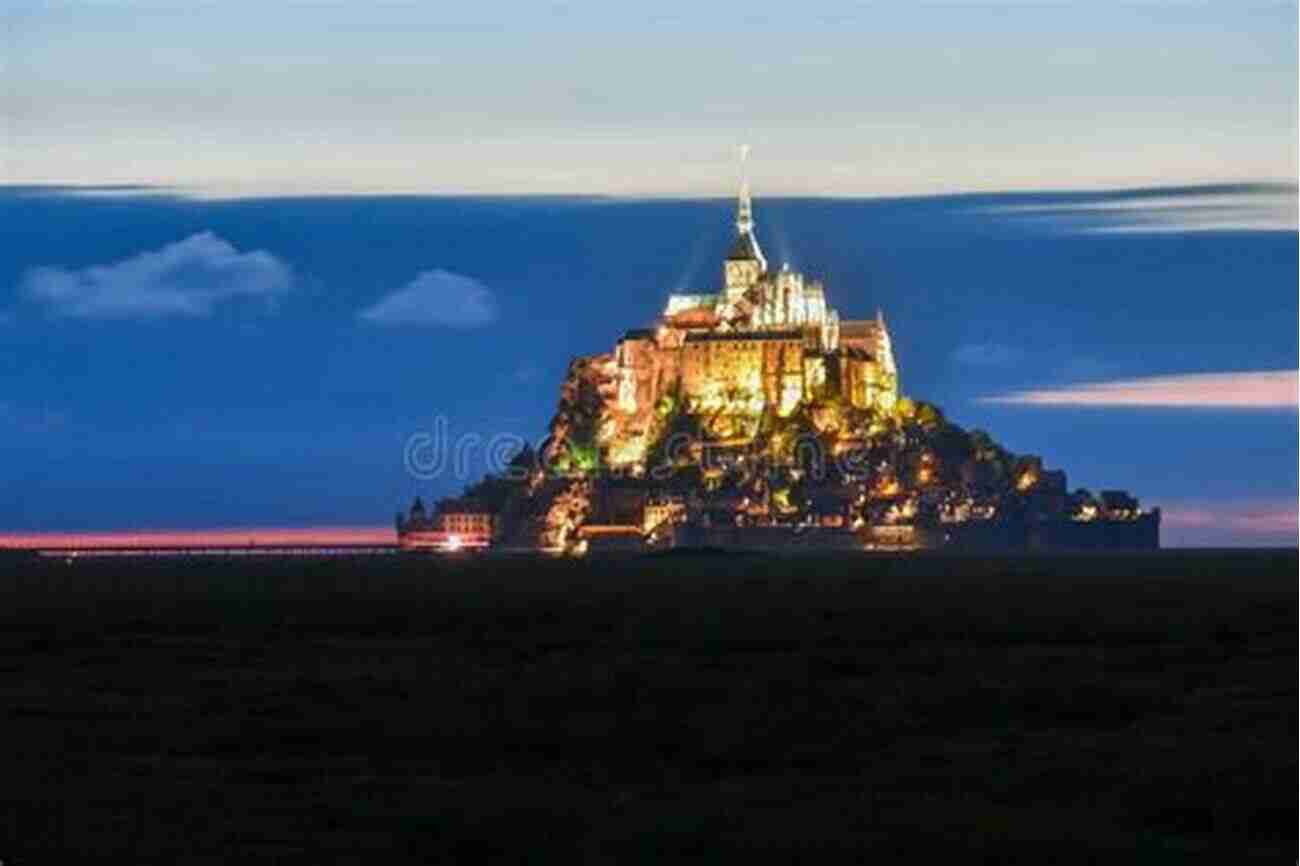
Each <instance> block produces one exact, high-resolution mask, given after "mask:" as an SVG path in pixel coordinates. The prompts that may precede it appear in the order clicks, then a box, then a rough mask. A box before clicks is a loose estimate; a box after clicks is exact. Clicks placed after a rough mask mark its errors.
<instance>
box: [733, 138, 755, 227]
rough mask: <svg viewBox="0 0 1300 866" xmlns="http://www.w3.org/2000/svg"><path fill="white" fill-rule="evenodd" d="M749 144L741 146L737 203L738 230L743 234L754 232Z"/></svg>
mask: <svg viewBox="0 0 1300 866" xmlns="http://www.w3.org/2000/svg"><path fill="white" fill-rule="evenodd" d="M748 161H749V145H747V144H742V145H741V146H740V196H739V201H738V202H737V203H736V231H738V232H739V233H740V234H742V235H748V234H753V231H754V205H753V202H751V201H750V199H749V170H748V166H747V163H748Z"/></svg>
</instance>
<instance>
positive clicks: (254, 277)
mask: <svg viewBox="0 0 1300 866" xmlns="http://www.w3.org/2000/svg"><path fill="white" fill-rule="evenodd" d="M292 285H293V271H292V269H290V268H289V266H288V265H286V264H285V263H284V262H282V261H280V260H279V259H277V258H276V257H275V256H273V255H271V254H270V253H268V252H266V251H265V250H254V251H252V252H240V251H239V250H237V249H235V247H234V246H233V245H231V244H230V243H229V242H228V241H226V240H223V239H222V238H220V237H218V236H217V235H215V234H213V233H212V232H200V233H199V234H195V235H190V236H189V237H187V238H185V239H184V240H181V241H177V242H175V243H172V244H168V245H167V246H165V247H162V248H161V249H158V250H149V251H146V252H142V253H138V254H136V255H134V256H131V257H130V258H126V259H122V260H120V261H116V262H110V263H109V264H106V265H92V266H91V267H88V268H63V267H58V266H47V267H37V268H31V269H29V270H28V271H27V272H26V273H25V274H24V275H23V279H22V283H21V291H22V292H23V294H25V295H26V296H27V297H29V298H31V299H32V300H35V301H38V302H40V303H42V304H45V305H46V306H47V307H48V308H49V309H50V310H52V311H53V312H54V313H55V314H56V315H60V316H67V317H70V318H81V319H129V318H162V317H165V316H185V317H191V318H194V317H201V316H207V315H209V314H210V313H211V312H212V309H213V307H215V306H216V305H218V304H220V303H222V302H223V301H228V300H231V299H234V298H240V297H244V298H263V299H271V298H275V297H276V296H279V295H282V294H284V293H285V292H287V291H288V290H289V289H290V288H291V287H292Z"/></svg>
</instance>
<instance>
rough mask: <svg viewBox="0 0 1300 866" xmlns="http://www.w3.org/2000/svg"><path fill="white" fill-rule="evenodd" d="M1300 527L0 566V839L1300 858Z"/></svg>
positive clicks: (689, 854)
mask: <svg viewBox="0 0 1300 866" xmlns="http://www.w3.org/2000/svg"><path fill="white" fill-rule="evenodd" d="M1296 566H1297V561H1296V553H1295V551H1286V552H1274V553H1177V552H1164V553H1159V554H1149V555H1136V556H1118V555H1097V556H1088V557H1082V556H1081V557H1055V558H993V559H990V558H952V557H938V556H924V557H918V558H910V559H909V558H868V557H859V558H828V559H811V558H799V559H779V558H758V557H747V556H717V555H698V556H680V557H672V556H667V557H658V558H642V559H636V560H622V561H608V562H583V563H566V562H539V561H536V560H466V561H459V562H448V561H439V560H434V559H422V558H405V557H391V558H385V557H376V558H364V559H363V558H357V559H351V560H332V561H330V560H301V559H300V560H270V561H268V560H262V561H250V560H236V561H229V560H228V561H196V562H180V561H125V560H117V561H114V560H108V561H97V562H90V561H80V562H76V563H72V564H64V563H62V562H42V563H37V564H26V565H20V564H10V565H9V566H6V567H5V568H4V571H5V573H4V574H3V575H0V605H3V612H2V613H0V628H2V630H3V631H2V632H0V634H2V636H3V637H2V646H3V657H2V660H0V664H2V665H3V670H2V672H0V712H2V713H3V718H4V724H3V732H2V743H3V745H2V746H0V749H2V750H3V751H0V756H2V759H3V768H0V782H2V784H0V798H2V801H0V859H3V861H4V863H5V864H6V866H22V864H26V863H36V862H78V861H82V860H109V859H112V860H116V861H121V862H132V863H171V862H209V863H248V862H294V863H298V862H300V863H329V862H339V861H342V862H362V861H364V862H367V863H372V864H386V863H392V862H399V861H405V860H408V859H411V860H421V861H425V862H467V863H468V862H501V861H507V862H509V861H527V862H532V863H543V862H556V863H587V862H590V863H603V862H620V863H621V862H669V863H672V862H682V861H693V860H702V861H719V860H723V859H731V858H735V859H739V860H744V861H755V860H759V861H773V862H790V861H802V862H809V863H820V862H827V861H846V862H867V861H876V862H882V861H883V862H890V861H895V860H902V859H906V860H909V861H911V860H915V861H917V862H923V861H922V859H921V858H922V857H923V856H925V855H941V856H945V858H946V859H945V860H942V861H938V862H950V863H959V862H962V863H964V862H997V863H1011V862H1014V863H1032V864H1041V863H1063V862H1108V863H1118V862H1143V863H1160V862H1169V863H1183V862H1188V861H1189V860H1196V859H1201V858H1204V859H1205V860H1207V861H1212V862H1225V863H1227V862H1243V861H1259V862H1278V863H1283V862H1285V863H1293V862H1295V857H1296V849H1297V842H1296V838H1297V832H1296V752H1297V734H1296V713H1297V696H1296V683H1297V614H1296V601H1297V599H1296Z"/></svg>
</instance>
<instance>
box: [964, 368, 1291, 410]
mask: <svg viewBox="0 0 1300 866" xmlns="http://www.w3.org/2000/svg"><path fill="white" fill-rule="evenodd" d="M1298 389H1300V376H1297V372H1296V371H1295V370H1257V371H1251V372H1243V373H1195V374H1189V375H1184V376H1152V377H1149V378H1145V379H1126V380H1121V381H1116V382H1093V383H1088V384H1082V385H1071V386H1068V387H1065V388H1057V389H1049V390H1043V391H1017V392H1015V393H1011V394H1004V395H1001V396H997V397H985V398H983V399H981V400H980V401H979V402H981V403H1001V404H1012V405H1022V406H1149V407H1158V408H1184V409H1198V408H1205V409H1285V408H1295V406H1296V405H1297V391H1298Z"/></svg>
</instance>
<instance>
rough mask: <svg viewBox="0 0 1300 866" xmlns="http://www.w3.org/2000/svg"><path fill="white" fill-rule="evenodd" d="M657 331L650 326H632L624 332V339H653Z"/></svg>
mask: <svg viewBox="0 0 1300 866" xmlns="http://www.w3.org/2000/svg"><path fill="white" fill-rule="evenodd" d="M654 338H655V332H654V331H653V330H652V329H650V328H631V329H629V330H626V331H624V332H623V339H624V340H653V339H654Z"/></svg>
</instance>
